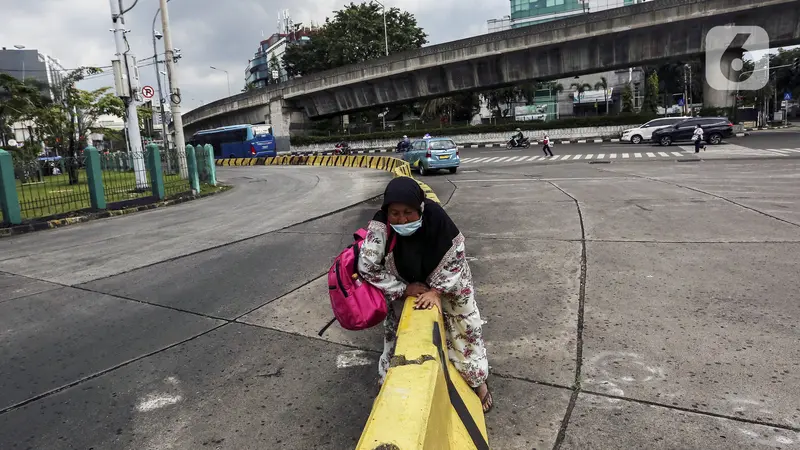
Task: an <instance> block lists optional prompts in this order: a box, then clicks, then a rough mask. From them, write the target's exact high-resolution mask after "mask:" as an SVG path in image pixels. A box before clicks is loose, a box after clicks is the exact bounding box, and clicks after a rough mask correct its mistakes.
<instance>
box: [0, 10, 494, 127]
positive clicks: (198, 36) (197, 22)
mask: <svg viewBox="0 0 800 450" xmlns="http://www.w3.org/2000/svg"><path fill="white" fill-rule="evenodd" d="M123 1H124V4H125V6H126V8H127V7H129V6H130V5H132V4H133V3H134V0H123ZM344 4H345V0H293V1H286V0H258V1H257V0H225V1H223V0H171V1H170V3H169V15H170V21H171V29H172V39H173V45H174V46H175V47H177V48H180V49H181V53H182V54H183V58H182V59H181V60H180V64H179V75H180V86H181V91H182V93H183V99H184V103H183V104H184V106H185V107H186V108H187V109H192V108H194V107H196V106H199V105H200V104H201V103H202V102H205V103H208V102H211V101H214V100H216V99H219V98H221V97H226V96H227V93H228V88H227V87H226V82H225V74H224V73H222V72H216V71H213V70H211V69H210V68H209V66H215V67H218V68H220V69H224V70H227V71H228V72H229V74H230V83H231V90H232V92H238V91H240V90H241V89H242V87H243V86H244V70H245V67H246V66H247V61H248V59H249V58H252V57H253V53H254V52H255V50H256V48H257V47H258V43H259V42H260V41H261V39H262V32H263V34H264V36H269V35H271V34H272V33H274V32H276V31H277V20H278V12H279V11H280V10H281V9H289V12H290V15H291V17H292V19H293V20H294V21H295V22H303V23H304V24H308V23H310V21H312V20H313V21H314V22H322V21H324V20H325V17H326V16H330V15H331V12H332V11H333V10H338V9H341V8H342V6H343V5H344ZM158 5H159V2H158V0H139V1H138V3H137V4H136V7H135V8H134V9H133V10H131V12H130V13H128V14H126V28H127V29H129V30H131V32H130V33H129V34H128V40H129V41H130V44H131V47H132V49H133V52H134V54H135V55H136V56H137V58H138V59H140V60H142V59H144V58H147V57H151V56H152V55H153V44H152V29H151V25H152V22H153V16H154V15H155V13H156V11H157V10H158ZM386 5H387V6H389V7H392V6H394V7H398V8H400V9H403V10H407V11H410V12H411V13H413V14H414V15H416V17H417V20H418V22H419V24H420V26H421V27H423V28H424V29H425V31H426V32H427V33H428V35H429V38H428V40H429V41H431V42H432V43H440V42H446V41H450V40H454V39H459V38H463V37H467V36H472V35H475V34H481V33H485V32H486V20H487V19H491V18H496V17H501V16H504V15H508V14H509V2H508V0H461V1H457V0H439V1H435V2H433V1H429V0H428V1H423V0H386ZM0 12H2V16H3V24H2V25H1V26H0V46H5V47H8V48H11V47H12V46H13V45H24V46H26V47H27V48H29V49H38V50H39V51H41V52H43V53H46V54H49V55H51V56H53V57H56V58H59V59H60V60H61V63H62V64H63V65H64V67H66V68H68V69H69V68H74V67H79V66H84V65H92V66H106V65H109V64H110V61H111V59H112V57H113V55H114V53H115V50H114V41H113V36H112V33H110V32H109V29H110V28H111V8H110V5H109V1H108V0H0ZM156 27H157V28H158V29H161V25H160V19H159V21H158V22H157V25H156ZM159 44H160V48H159V52H163V50H164V47H163V43H162V42H161V41H159ZM162 70H163V69H162ZM140 73H141V77H142V83H143V84H149V85H152V86H154V87H155V81H156V80H155V67H154V66H149V67H144V68H141V69H140ZM112 82H113V79H112V77H111V76H109V75H106V76H101V77H98V78H96V79H94V80H91V81H87V82H85V83H84V85H83V86H81V87H82V88H84V89H91V88H95V87H100V86H105V85H110V84H111V83H112ZM184 111H185V110H184Z"/></svg>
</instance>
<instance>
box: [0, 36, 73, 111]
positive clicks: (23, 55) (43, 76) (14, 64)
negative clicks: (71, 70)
mask: <svg viewBox="0 0 800 450" xmlns="http://www.w3.org/2000/svg"><path fill="white" fill-rule="evenodd" d="M16 47H17V48H16V49H7V48H5V47H3V48H2V49H0V73H4V74H7V75H10V76H12V77H14V78H17V79H20V80H23V79H25V80H35V81H37V82H39V83H41V85H42V94H43V95H45V96H47V97H49V98H50V99H55V97H54V92H53V90H54V89H56V88H57V87H58V86H60V84H61V80H62V79H63V78H64V75H65V74H66V69H64V67H63V66H62V65H61V63H60V62H59V61H58V60H57V59H55V58H52V57H50V56H48V55H45V54H44V53H41V52H39V51H38V50H33V49H26V48H25V47H23V46H21V45H19V46H16Z"/></svg>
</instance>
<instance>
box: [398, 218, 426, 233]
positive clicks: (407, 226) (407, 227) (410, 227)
mask: <svg viewBox="0 0 800 450" xmlns="http://www.w3.org/2000/svg"><path fill="white" fill-rule="evenodd" d="M421 226H422V217H420V218H419V220H415V221H413V222H408V223H404V224H402V225H392V228H393V229H394V231H395V232H397V234H399V235H400V236H411V235H412V234H414V233H415V232H416V231H417V230H419V229H420V227H421Z"/></svg>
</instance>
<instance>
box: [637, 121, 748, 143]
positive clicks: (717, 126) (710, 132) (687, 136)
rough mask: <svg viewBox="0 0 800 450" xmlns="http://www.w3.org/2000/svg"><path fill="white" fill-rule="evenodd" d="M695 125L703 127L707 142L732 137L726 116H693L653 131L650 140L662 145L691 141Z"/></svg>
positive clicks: (720, 140) (731, 130)
mask: <svg viewBox="0 0 800 450" xmlns="http://www.w3.org/2000/svg"><path fill="white" fill-rule="evenodd" d="M697 125H700V127H702V128H703V140H704V141H706V142H708V143H709V144H713V145H717V144H721V143H722V139H723V138H729V137H733V124H732V123H731V121H730V120H728V118H727V117H694V118H692V119H686V120H684V121H681V122H678V123H676V124H675V125H673V126H671V127H666V128H662V129H660V130H656V131H653V137H652V138H651V139H650V141H651V142H653V143H658V144H659V145H662V146H664V145H672V143H673V142H680V141H691V140H692V135H693V134H694V129H695V127H696V126H697Z"/></svg>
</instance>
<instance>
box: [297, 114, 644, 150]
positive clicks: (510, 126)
mask: <svg viewBox="0 0 800 450" xmlns="http://www.w3.org/2000/svg"><path fill="white" fill-rule="evenodd" d="M654 118H655V116H653V115H643V114H620V115H617V116H591V117H569V118H565V119H558V120H551V121H548V122H509V123H502V124H488V125H487V124H484V125H475V126H460V127H445V128H431V129H430V130H428V131H427V132H429V133H431V134H433V135H437V136H452V135H457V134H480V133H502V132H512V131H514V130H515V129H517V128H520V129H522V130H524V131H535V130H554V129H559V128H582V127H603V126H619V125H640V124H643V123H645V122H647V121H648V120H651V119H654ZM425 132H426V131H425V130H421V129H418V131H417V132H416V133H415V134H419V135H420V136H422V135H423V134H425ZM405 134H410V132H409V131H408V130H396V131H379V132H376V133H364V134H349V135H342V134H339V135H332V136H292V138H291V144H292V145H313V144H326V143H333V142H341V141H348V142H353V141H369V140H377V139H397V140H400V139H401V138H402V137H403V135H405Z"/></svg>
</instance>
